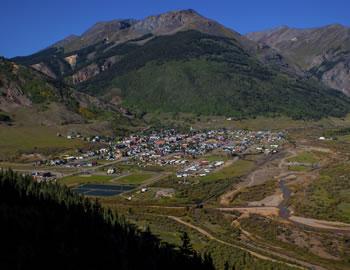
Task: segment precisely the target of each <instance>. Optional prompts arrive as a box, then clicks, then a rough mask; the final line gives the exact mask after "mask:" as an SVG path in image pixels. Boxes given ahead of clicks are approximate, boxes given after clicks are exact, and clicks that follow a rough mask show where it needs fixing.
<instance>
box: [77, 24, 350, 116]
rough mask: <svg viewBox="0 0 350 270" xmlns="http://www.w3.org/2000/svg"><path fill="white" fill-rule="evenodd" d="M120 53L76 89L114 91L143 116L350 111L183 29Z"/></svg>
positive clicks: (305, 83) (238, 51) (341, 100)
mask: <svg viewBox="0 0 350 270" xmlns="http://www.w3.org/2000/svg"><path fill="white" fill-rule="evenodd" d="M120 46H122V45H120ZM124 46H125V45H124ZM114 50H116V48H114ZM124 52H125V54H123V57H122V58H121V60H120V61H119V62H118V63H117V64H116V65H114V66H112V67H111V68H110V69H109V70H107V71H106V72H103V73H101V74H100V75H98V76H96V77H94V78H92V79H90V80H88V81H86V82H84V83H82V84H80V85H79V86H78V88H79V89H80V90H81V91H86V92H88V93H90V94H93V95H103V94H105V93H107V92H108V91H109V90H110V89H112V88H119V89H121V97H122V100H123V105H124V106H126V107H128V108H131V109H138V110H144V111H147V112H148V111H162V112H173V111H182V112H192V113H200V114H209V115H229V116H236V117H247V116H248V117H254V116H257V115H272V116H275V115H287V116H290V117H293V118H297V119H299V118H315V119H317V118H321V117H324V116H338V117H339V116H343V115H345V114H346V113H347V112H348V111H349V109H350V105H349V100H348V98H346V97H345V96H344V95H342V94H339V93H336V92H334V91H331V90H328V89H326V88H325V87H324V86H322V85H321V84H319V83H317V82H316V81H311V80H306V79H300V78H298V77H290V76H289V75H287V74H283V73H281V72H279V71H277V70H274V69H273V68H270V67H267V66H265V65H263V64H262V63H260V62H259V61H258V60H257V58H255V57H254V56H252V55H250V54H248V53H247V52H246V51H245V50H244V49H243V48H242V47H241V46H240V44H239V43H238V42H237V41H235V40H233V39H229V38H223V37H216V36H210V35H207V34H203V33H200V32H197V31H186V32H179V33H177V34H175V35H171V36H162V37H157V38H154V39H153V40H151V41H149V42H147V43H146V44H145V45H143V46H137V47H136V48H134V49H133V50H125V51H124ZM100 57H101V56H100Z"/></svg>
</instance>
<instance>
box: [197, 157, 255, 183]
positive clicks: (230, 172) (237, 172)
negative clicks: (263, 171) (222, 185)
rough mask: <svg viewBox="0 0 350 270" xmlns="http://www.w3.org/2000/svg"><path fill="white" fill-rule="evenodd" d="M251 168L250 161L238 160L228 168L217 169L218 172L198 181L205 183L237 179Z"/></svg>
mask: <svg viewBox="0 0 350 270" xmlns="http://www.w3.org/2000/svg"><path fill="white" fill-rule="evenodd" d="M253 166H254V163H253V162H252V161H248V160H238V161H236V162H235V163H233V164H232V165H230V166H227V167H224V168H222V169H219V170H218V171H215V172H213V173H210V174H208V175H206V176H204V177H200V180H201V181H205V182H207V181H216V180H220V179H226V178H233V177H239V176H242V175H244V174H246V173H247V172H249V171H250V170H251V169H252V168H253Z"/></svg>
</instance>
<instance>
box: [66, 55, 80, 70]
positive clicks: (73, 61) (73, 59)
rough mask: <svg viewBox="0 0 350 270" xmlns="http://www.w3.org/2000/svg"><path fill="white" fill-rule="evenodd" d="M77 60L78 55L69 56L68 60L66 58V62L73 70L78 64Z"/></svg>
mask: <svg viewBox="0 0 350 270" xmlns="http://www.w3.org/2000/svg"><path fill="white" fill-rule="evenodd" d="M77 58H78V55H77V54H73V55H70V56H67V57H66V58H64V60H66V61H67V63H68V64H70V66H71V67H72V68H74V67H75V65H76V63H77Z"/></svg>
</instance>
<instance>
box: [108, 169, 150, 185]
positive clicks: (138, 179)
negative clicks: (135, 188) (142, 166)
mask: <svg viewBox="0 0 350 270" xmlns="http://www.w3.org/2000/svg"><path fill="white" fill-rule="evenodd" d="M153 175H154V174H152V173H147V172H139V173H132V174H130V175H127V176H123V177H121V178H118V179H117V180H116V181H114V182H115V183H119V184H134V185H139V184H142V183H143V182H145V181H146V180H148V179H150V178H151V177H152V176H153Z"/></svg>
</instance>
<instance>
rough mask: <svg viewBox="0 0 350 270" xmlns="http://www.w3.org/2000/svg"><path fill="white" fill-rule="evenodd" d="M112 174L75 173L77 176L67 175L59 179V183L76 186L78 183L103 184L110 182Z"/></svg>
mask: <svg viewBox="0 0 350 270" xmlns="http://www.w3.org/2000/svg"><path fill="white" fill-rule="evenodd" d="M113 178H114V177H113V176H109V175H77V176H67V177H64V178H61V179H60V180H58V181H59V183H60V184H64V185H66V186H77V185H80V184H90V183H93V184H105V183H110V180H111V179H113Z"/></svg>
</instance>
